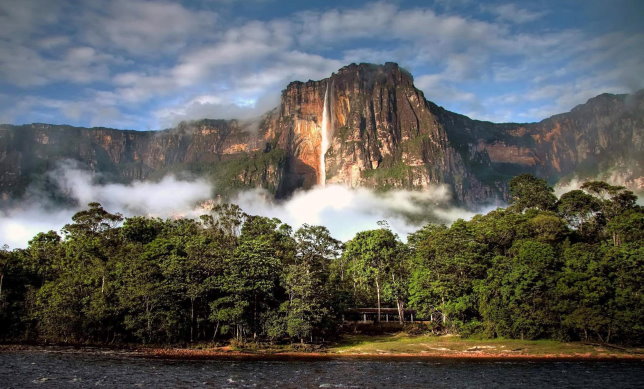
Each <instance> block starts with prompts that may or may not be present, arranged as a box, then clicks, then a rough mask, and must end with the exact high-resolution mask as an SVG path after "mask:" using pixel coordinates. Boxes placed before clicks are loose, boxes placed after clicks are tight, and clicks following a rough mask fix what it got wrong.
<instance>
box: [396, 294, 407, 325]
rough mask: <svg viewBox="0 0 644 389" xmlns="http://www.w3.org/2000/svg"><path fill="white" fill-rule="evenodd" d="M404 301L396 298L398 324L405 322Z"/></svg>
mask: <svg viewBox="0 0 644 389" xmlns="http://www.w3.org/2000/svg"><path fill="white" fill-rule="evenodd" d="M403 304H404V303H403V302H402V300H400V299H396V305H398V321H399V322H400V324H403V323H404V322H405V308H404V305H403Z"/></svg>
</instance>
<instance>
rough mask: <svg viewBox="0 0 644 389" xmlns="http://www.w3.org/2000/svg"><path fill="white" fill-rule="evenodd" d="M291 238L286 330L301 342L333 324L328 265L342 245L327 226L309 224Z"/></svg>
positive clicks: (285, 284) (285, 283) (287, 278)
mask: <svg viewBox="0 0 644 389" xmlns="http://www.w3.org/2000/svg"><path fill="white" fill-rule="evenodd" d="M294 239H295V256H294V257H293V261H292V262H291V263H289V264H287V266H286V268H285V274H284V288H285V290H286V293H287V294H288V301H287V302H285V304H286V305H285V306H284V308H285V310H286V311H287V315H286V326H285V330H286V332H287V334H288V335H289V336H291V337H297V338H300V340H301V341H303V339H304V338H307V337H310V338H313V332H314V330H315V329H320V327H321V326H322V324H323V323H324V322H325V321H327V322H331V321H333V320H332V316H333V313H334V312H333V308H334V307H333V306H332V304H331V301H332V293H333V291H332V289H331V287H332V285H331V283H330V279H329V265H330V263H331V261H333V260H334V259H335V258H336V257H337V256H338V255H339V254H340V248H341V247H342V245H341V243H340V242H339V241H338V240H336V239H334V238H333V237H331V235H330V233H329V230H328V229H327V228H326V227H322V226H310V225H308V224H304V225H303V226H302V227H301V228H300V229H298V230H297V231H296V232H295V235H294Z"/></svg>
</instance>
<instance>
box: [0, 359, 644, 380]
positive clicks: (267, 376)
mask: <svg viewBox="0 0 644 389" xmlns="http://www.w3.org/2000/svg"><path fill="white" fill-rule="evenodd" d="M0 387H2V388H30V387H38V388H51V387H56V388H76V387H107V388H114V387H146V388H147V387H150V388H171V387H172V388H189V387H216V388H266V387H270V388H273V387H277V388H488V387H508V388H546V387H557V388H610V389H614V388H644V363H643V362H638V361H591V362H543V361H539V362H529V361H520V362H508V361H499V362H495V361H463V360H460V361H459V360H440V361H438V360H433V361H427V360H424V361H386V360H314V361H292V360H291V361H257V360H255V361H240V360H232V361H231V360H208V361H203V360H202V361H185V360H181V361H178V360H160V359H143V358H135V357H130V356H127V355H114V354H100V353H91V354H89V353H58V352H43V351H18V352H1V353H0Z"/></svg>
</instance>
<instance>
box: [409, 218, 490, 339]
mask: <svg viewBox="0 0 644 389" xmlns="http://www.w3.org/2000/svg"><path fill="white" fill-rule="evenodd" d="M409 244H410V246H411V247H412V249H413V250H414V251H415V255H414V258H413V265H412V274H411V281H410V287H409V294H410V297H409V299H410V304H411V305H412V306H413V307H414V308H416V309H417V310H418V311H419V314H421V315H422V316H425V317H428V318H433V317H434V316H435V315H437V314H438V315H440V316H439V317H441V318H442V323H443V325H444V326H448V325H451V326H452V327H453V328H454V329H456V328H458V327H462V326H463V325H464V324H465V323H467V322H469V321H472V320H476V319H477V318H478V312H477V310H476V308H477V307H476V305H477V304H476V296H475V294H474V285H475V283H476V280H478V279H481V278H484V277H485V269H486V266H487V264H488V262H489V259H488V255H487V254H486V252H485V245H483V244H481V243H479V242H477V241H476V239H475V235H474V233H473V231H472V229H471V228H470V225H469V224H468V223H467V222H465V221H463V220H457V221H456V222H455V223H454V224H453V225H452V226H451V227H449V228H448V227H445V226H435V225H427V226H425V227H424V228H423V229H421V230H420V231H418V232H416V233H415V234H413V235H410V237H409Z"/></svg>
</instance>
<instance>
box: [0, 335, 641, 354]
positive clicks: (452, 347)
mask: <svg viewBox="0 0 644 389" xmlns="http://www.w3.org/2000/svg"><path fill="white" fill-rule="evenodd" d="M20 350H24V351H41V352H53V353H97V354H101V355H106V354H113V355H123V356H129V357H141V358H164V359H263V360H266V359H273V360H275V359H344V358H350V359H476V360H482V359H483V360H484V359H503V360H506V359H507V360H617V359H620V360H644V349H643V348H625V347H619V346H614V345H600V344H590V343H581V342H557V341H552V340H536V341H529V340H526V341H523V340H514V339H469V338H468V339H462V338H460V337H458V336H410V335H407V334H404V333H400V334H395V335H381V336H365V335H345V336H344V337H343V338H342V340H341V341H340V342H338V343H336V344H333V345H330V346H328V347H326V348H321V349H316V350H313V351H310V350H306V351H303V350H301V347H300V346H299V345H285V346H270V347H264V348H257V347H255V346H251V347H231V346H214V345H199V346H195V347H190V348H178V347H139V346H137V347H131V348H125V347H115V348H107V347H87V346H76V347H72V346H27V345H2V346H0V352H2V351H20Z"/></svg>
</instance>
